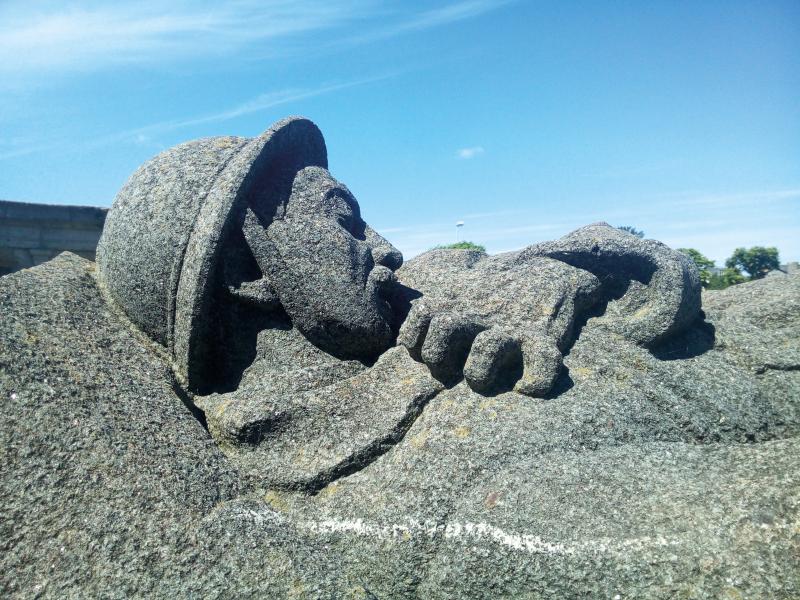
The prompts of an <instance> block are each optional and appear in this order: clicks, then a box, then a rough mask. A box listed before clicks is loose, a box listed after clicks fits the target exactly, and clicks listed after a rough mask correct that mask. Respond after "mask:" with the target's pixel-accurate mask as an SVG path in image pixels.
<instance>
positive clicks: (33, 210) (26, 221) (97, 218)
mask: <svg viewBox="0 0 800 600" xmlns="http://www.w3.org/2000/svg"><path fill="white" fill-rule="evenodd" d="M107 212H108V209H106V208H97V207H94V206H62V205H54V204H32V203H28V202H11V201H8V200H0V275H5V274H7V273H13V272H14V271H18V270H19V269H27V268H29V267H32V266H34V265H38V264H41V263H43V262H45V261H48V260H50V259H51V258H54V257H55V256H57V255H58V254H60V253H61V252H64V251H65V250H69V251H70V252H74V253H76V254H79V255H81V256H83V257H85V258H89V259H91V260H94V254H95V248H96V247H97V240H98V239H100V232H101V231H102V230H103V222H104V221H105V218H106V213H107Z"/></svg>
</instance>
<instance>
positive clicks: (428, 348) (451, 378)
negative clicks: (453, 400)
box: [422, 312, 486, 385]
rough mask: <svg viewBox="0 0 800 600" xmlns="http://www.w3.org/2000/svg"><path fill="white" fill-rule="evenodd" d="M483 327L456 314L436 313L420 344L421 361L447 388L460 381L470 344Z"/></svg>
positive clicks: (479, 323)
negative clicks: (423, 340)
mask: <svg viewBox="0 0 800 600" xmlns="http://www.w3.org/2000/svg"><path fill="white" fill-rule="evenodd" d="M484 329H486V326H485V325H484V324H483V323H482V322H480V321H479V320H478V319H476V318H474V317H471V316H468V315H462V314H460V313H445V312H442V313H436V314H435V315H433V317H432V318H431V320H430V325H429V326H428V334H427V335H426V336H425V342H424V343H423V344H422V360H423V362H424V363H425V364H426V365H428V368H429V369H430V371H431V375H433V376H434V377H435V378H436V379H438V380H439V381H441V382H443V383H445V384H446V385H450V384H452V383H455V382H457V381H458V380H460V379H461V377H462V376H463V373H464V363H465V361H466V360H467V356H468V355H469V351H470V348H471V347H472V342H473V340H474V339H475V336H477V335H478V334H479V333H480V332H481V331H483V330H484Z"/></svg>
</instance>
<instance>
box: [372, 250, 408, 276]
mask: <svg viewBox="0 0 800 600" xmlns="http://www.w3.org/2000/svg"><path fill="white" fill-rule="evenodd" d="M372 260H374V261H375V264H376V265H383V266H384V267H387V268H389V269H391V270H392V271H396V270H397V269H399V268H400V267H401V266H402V265H403V255H402V254H400V251H399V250H398V249H397V248H394V247H392V246H388V245H384V246H375V247H374V248H372Z"/></svg>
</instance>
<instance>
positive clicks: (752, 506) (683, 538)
mask: <svg viewBox="0 0 800 600" xmlns="http://www.w3.org/2000/svg"><path fill="white" fill-rule="evenodd" d="M92 272H93V265H92V263H89V262H87V261H84V260H82V259H79V258H77V257H74V256H69V255H64V256H63V257H61V258H59V259H57V260H56V261H53V262H51V263H47V264H46V265H42V266H40V267H37V268H35V269H31V270H27V271H23V272H20V273H17V274H13V275H10V276H7V277H4V278H3V279H1V280H0V306H1V307H2V314H3V318H2V320H0V338H2V340H3V344H2V346H0V365H2V368H0V397H1V398H3V400H4V401H5V403H6V404H5V406H6V408H5V410H3V411H2V413H0V436H2V440H0V441H1V442H2V446H0V447H2V448H3V452H4V455H3V460H2V461H0V468H1V469H2V478H1V479H0V482H1V485H2V488H1V489H2V493H0V497H2V503H3V510H2V511H0V514H1V515H2V539H3V540H4V541H3V553H2V558H1V559H0V560H2V567H3V568H2V571H0V573H1V574H0V589H1V590H2V592H3V595H4V596H6V597H30V596H33V595H37V594H38V595H40V596H42V597H52V598H63V597H78V596H81V597H85V596H93V597H98V596H103V597H120V598H121V597H131V596H156V597H196V596H203V597H226V598H228V597H230V598H232V597H242V596H245V597H263V596H265V595H267V596H272V597H284V596H294V597H309V598H319V597H355V598H359V597H360V598H370V597H376V598H389V597H392V598H397V597H409V598H431V597H475V598H481V597H483V598H497V597H519V596H524V595H527V596H529V597H540V598H571V597H586V596H590V597H597V596H599V597H609V598H610V597H614V596H615V595H616V594H619V595H620V597H636V598H643V597H651V598H673V597H676V596H678V597H680V596H683V597H689V598H719V597H730V598H739V597H741V598H745V597H746V598H793V597H796V596H797V595H798V594H800V576H798V573H800V564H798V563H800V559H799V558H798V557H800V554H799V553H798V549H799V548H798V541H797V539H798V532H797V519H798V510H799V509H800V482H798V475H797V473H798V472H799V471H798V468H799V467H800V444H798V436H799V435H800V420H798V410H797V405H798V398H799V397H800V396H798V390H800V370H798V367H800V360H798V354H799V353H800V348H799V347H798V339H800V336H798V333H800V278H798V277H788V278H784V279H780V280H771V281H759V282H754V283H750V284H743V285H740V286H736V287H735V288H731V289H729V290H726V291H724V292H714V293H708V294H707V295H706V297H705V302H706V312H707V315H708V317H707V318H708V324H705V325H698V326H697V327H693V328H691V329H690V330H689V331H687V332H686V333H685V334H684V336H682V337H680V338H677V339H676V340H675V342H674V344H672V345H667V346H665V347H664V348H662V350H661V352H663V354H661V355H658V356H657V355H655V354H654V353H652V352H650V351H648V350H646V349H644V348H642V347H641V346H638V345H636V344H634V343H632V342H630V341H628V340H626V339H624V338H623V337H621V336H614V335H609V333H608V330H607V329H606V328H604V327H602V326H601V325H600V324H596V323H594V322H593V320H591V319H590V320H589V322H588V323H587V325H586V326H585V327H584V328H583V331H582V332H581V335H580V336H579V337H578V339H577V341H576V342H575V344H574V346H573V348H572V350H571V352H569V354H568V355H567V356H566V357H565V364H566V367H567V369H568V371H567V372H566V373H564V374H563V375H562V376H561V379H560V381H559V382H558V384H557V385H558V386H560V387H559V389H561V390H562V391H560V392H559V393H558V394H557V395H556V396H555V397H553V398H550V399H532V398H530V397H528V396H524V395H520V394H516V393H514V392H509V393H505V394H501V395H498V396H495V397H485V396H481V395H478V394H476V393H474V392H472V391H471V390H470V389H469V387H468V386H466V385H465V384H464V383H460V384H458V385H457V386H455V387H453V388H452V389H449V390H444V391H441V392H439V393H438V394H437V395H436V396H435V397H433V398H432V399H430V400H429V401H428V402H427V404H425V405H424V407H423V408H422V410H421V413H420V414H419V416H417V417H416V419H414V420H413V423H412V424H411V425H410V427H409V429H408V431H407V432H406V433H405V434H404V435H402V436H401V437H400V439H398V440H392V444H390V445H389V447H388V448H387V449H383V452H382V453H380V454H378V455H377V456H376V457H375V458H374V460H371V461H364V462H363V463H361V464H360V465H358V467H357V469H356V470H355V472H349V471H345V472H342V473H339V478H338V479H336V480H335V481H332V482H330V483H328V484H327V485H325V486H324V487H322V488H321V489H316V490H314V491H315V492H316V493H315V494H313V495H310V496H309V495H307V494H306V493H302V492H293V491H288V490H281V489H276V488H270V487H269V486H267V485H266V484H262V483H260V482H259V481H258V478H257V477H254V476H253V475H248V476H242V475H237V473H238V471H237V470H236V469H234V468H233V466H232V463H231V460H230V459H228V458H226V457H225V456H224V455H223V454H222V453H220V451H219V450H218V449H217V446H216V444H215V443H214V442H213V441H212V440H211V439H210V438H209V437H208V435H207V434H206V433H205V432H204V430H203V429H202V427H201V425H200V424H199V423H198V421H197V420H195V419H194V418H193V417H192V415H191V412H190V410H189V409H188V408H187V407H186V406H185V405H184V402H183V401H182V400H181V395H180V394H179V393H176V390H178V389H179V388H177V386H175V385H174V380H173V378H172V375H171V373H170V370H169V368H168V366H167V360H166V357H165V356H164V353H163V352H161V351H158V350H157V347H155V346H154V345H153V344H152V343H151V342H149V340H148V339H147V338H146V337H145V336H143V335H141V334H138V333H137V332H136V331H135V330H133V329H132V328H131V326H130V325H129V324H128V323H126V321H125V319H124V318H123V317H122V316H121V315H119V314H117V313H116V312H114V311H113V310H111V309H109V308H108V307H107V306H106V305H105V304H104V303H103V301H102V297H101V294H100V292H99V290H98V288H97V286H96V284H95V282H94V279H93V276H92ZM711 327H713V328H714V330H713V333H712V329H711ZM778 340H779V341H778ZM734 342H735V343H734ZM776 342H777V346H779V347H780V348H781V352H780V355H781V357H782V358H781V362H779V363H777V362H776V363H774V360H773V358H774V357H773V358H769V359H768V360H759V359H757V353H758V351H755V352H753V351H752V350H751V349H754V348H759V347H762V346H767V345H772V346H775V345H776ZM401 357H402V360H408V361H409V362H408V363H407V364H409V365H410V366H416V367H417V368H419V369H422V370H421V371H420V372H419V373H420V377H422V378H424V377H426V375H425V371H424V368H423V366H422V365H419V364H418V363H416V362H414V361H413V360H411V359H410V357H408V356H406V353H405V350H402V349H398V351H394V352H392V353H390V356H389V357H387V358H389V359H391V360H396V359H399V358H401ZM382 362H383V361H379V363H378V365H376V367H378V366H379V365H381V364H382ZM773 363H774V364H773ZM393 368H394V367H393ZM359 372H363V371H359ZM379 376H380V370H379V371H378V373H376V374H375V375H373V376H372V377H373V378H372V379H371V380H370V381H374V380H375V379H374V378H375V377H379ZM351 383H352V381H351ZM365 384H366V385H368V381H367V382H365ZM403 385H405V384H403ZM322 389H324V388H322ZM337 389H339V393H341V394H342V395H343V396H342V397H343V398H347V396H345V395H344V394H345V392H344V391H343V390H344V389H346V388H342V387H339V388H337ZM363 391H364V390H359V389H351V391H350V393H352V395H353V396H354V397H355V396H358V395H361V394H362V392H363ZM352 401H354V402H355V400H352ZM384 401H386V399H385V398H383V399H378V402H377V403H378V404H379V403H380V402H384ZM376 410H377V409H376ZM309 422H310V423H312V427H310V429H311V430H313V428H314V427H316V425H313V417H312V418H310V420H309ZM330 426H331V428H332V429H335V427H336V425H335V421H334V423H333V424H331V425H330ZM285 443H288V442H285ZM268 480H269V478H268V477H267V478H265V481H268Z"/></svg>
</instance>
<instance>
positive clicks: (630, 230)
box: [617, 225, 644, 238]
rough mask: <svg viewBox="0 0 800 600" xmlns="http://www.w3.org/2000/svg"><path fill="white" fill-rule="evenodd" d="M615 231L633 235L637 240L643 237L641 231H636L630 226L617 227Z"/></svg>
mask: <svg viewBox="0 0 800 600" xmlns="http://www.w3.org/2000/svg"><path fill="white" fill-rule="evenodd" d="M617 229H619V230H621V231H627V232H628V233H630V234H631V235H635V236H636V237H638V238H643V237H644V231H642V230H641V229H636V227H633V226H632V225H620V226H619V227H617Z"/></svg>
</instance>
